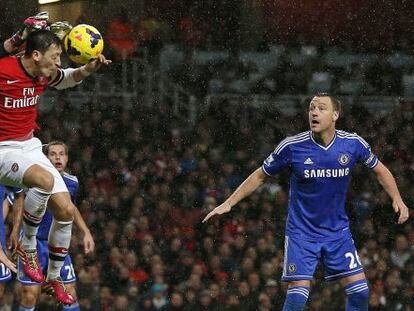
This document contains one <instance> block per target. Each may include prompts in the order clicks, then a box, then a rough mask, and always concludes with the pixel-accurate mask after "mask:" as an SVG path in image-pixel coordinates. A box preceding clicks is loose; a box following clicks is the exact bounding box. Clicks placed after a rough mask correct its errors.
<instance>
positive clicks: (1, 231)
mask: <svg viewBox="0 0 414 311" xmlns="http://www.w3.org/2000/svg"><path fill="white" fill-rule="evenodd" d="M0 198H1V213H0V214H1V215H0V239H1V245H2V246H3V249H6V230H5V226H4V219H3V201H4V199H5V198H6V186H4V185H2V184H0Z"/></svg>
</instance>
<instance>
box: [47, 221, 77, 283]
mask: <svg viewBox="0 0 414 311" xmlns="http://www.w3.org/2000/svg"><path fill="white" fill-rule="evenodd" d="M72 223H73V221H57V220H56V219H53V221H52V226H51V227H50V231H49V266H48V268H47V279H48V280H53V279H56V278H57V277H59V276H60V270H61V269H62V266H63V263H64V261H65V258H66V255H67V254H68V248H69V245H70V239H71V237H72Z"/></svg>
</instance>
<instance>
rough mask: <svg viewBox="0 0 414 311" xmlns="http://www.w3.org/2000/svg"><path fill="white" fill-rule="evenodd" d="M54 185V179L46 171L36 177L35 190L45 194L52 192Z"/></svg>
mask: <svg viewBox="0 0 414 311" xmlns="http://www.w3.org/2000/svg"><path fill="white" fill-rule="evenodd" d="M54 184H55V178H54V177H53V175H52V174H51V173H49V172H48V171H46V170H45V171H43V172H41V173H40V174H39V175H38V176H37V185H36V187H37V188H40V189H42V190H45V191H46V192H49V193H50V192H52V190H53V186H54Z"/></svg>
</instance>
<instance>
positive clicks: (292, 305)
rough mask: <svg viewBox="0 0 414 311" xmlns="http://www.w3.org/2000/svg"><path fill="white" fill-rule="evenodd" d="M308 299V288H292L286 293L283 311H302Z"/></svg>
mask: <svg viewBox="0 0 414 311" xmlns="http://www.w3.org/2000/svg"><path fill="white" fill-rule="evenodd" d="M308 297H309V287H305V286H292V287H289V288H288V290H287V293H286V299H285V304H284V305H283V311H302V310H303V309H304V308H305V305H306V301H307V300H308Z"/></svg>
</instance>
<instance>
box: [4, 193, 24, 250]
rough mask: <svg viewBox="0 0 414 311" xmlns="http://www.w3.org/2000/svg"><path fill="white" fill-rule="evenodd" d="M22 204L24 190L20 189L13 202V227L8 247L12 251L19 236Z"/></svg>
mask: <svg viewBox="0 0 414 311" xmlns="http://www.w3.org/2000/svg"><path fill="white" fill-rule="evenodd" d="M23 205H24V192H23V191H21V192H19V193H16V194H15V199H14V202H13V211H12V216H13V229H12V231H11V233H10V236H9V243H8V245H9V249H12V250H13V252H14V251H15V249H16V246H17V244H18V243H19V236H20V226H21V223H22V219H23Z"/></svg>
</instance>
